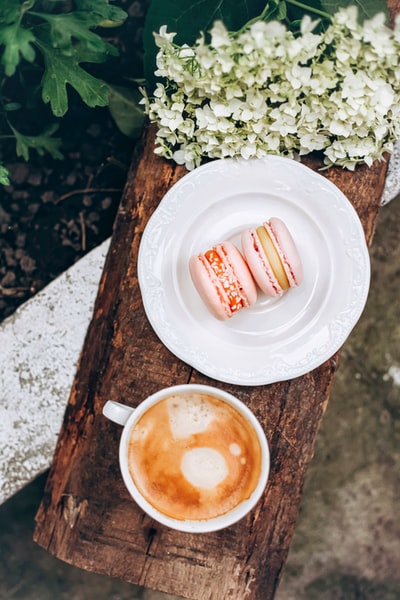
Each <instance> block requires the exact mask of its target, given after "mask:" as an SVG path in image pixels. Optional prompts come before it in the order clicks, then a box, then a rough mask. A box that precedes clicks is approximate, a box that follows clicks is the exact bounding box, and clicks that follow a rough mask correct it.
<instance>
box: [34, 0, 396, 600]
mask: <svg viewBox="0 0 400 600" xmlns="http://www.w3.org/2000/svg"><path fill="white" fill-rule="evenodd" d="M388 4H389V8H390V11H391V15H392V17H393V15H394V14H398V13H399V12H400V0H390V1H389V2H388ZM392 20H393V18H392ZM153 140H154V132H153V131H152V129H151V128H150V129H149V131H148V132H147V134H146V135H145V137H144V140H143V149H142V151H140V152H139V153H138V158H137V160H134V161H133V163H132V167H131V170H130V173H129V176H128V181H127V184H126V188H125V192H124V195H123V198H122V201H121V205H120V209H119V212H118V215H117V219H116V222H115V228H114V234H113V238H112V242H111V247H110V252H109V255H108V257H107V260H106V264H105V268H104V273H103V276H102V279H101V283H100V287H99V293H98V297H97V301H96V304H95V308H94V314H93V319H92V322H91V324H90V326H89V330H88V333H87V337H86V341H85V344H84V348H83V351H82V354H81V358H80V362H79V365H78V369H77V373H76V377H75V381H74V385H73V388H72V391H71V395H70V399H69V403H68V406H67V409H66V413H65V418H64V423H63V427H62V430H61V432H60V436H59V440H58V443H57V447H56V451H55V456H54V461H53V465H52V468H51V470H50V474H49V478H48V481H47V485H46V489H45V493H44V497H43V500H42V503H41V505H40V507H39V510H38V513H37V517H36V519H37V526H36V530H35V534H34V539H35V541H36V542H37V543H38V544H40V545H41V546H42V547H44V548H46V549H47V550H48V551H49V552H51V553H52V554H54V555H55V556H57V557H58V558H60V559H62V560H65V561H67V562H69V563H72V564H74V565H76V566H78V567H80V568H83V569H87V570H89V571H95V572H97V573H102V574H105V575H109V576H113V577H118V578H121V579H124V580H126V581H130V582H132V583H138V584H140V585H143V586H146V587H149V588H153V589H158V590H161V591H165V592H169V593H172V594H177V595H180V596H183V597H185V598H189V599H191V600H221V598H223V599H225V598H231V599H232V600H244V599H251V600H269V599H272V598H273V597H274V592H275V590H276V587H277V585H278V583H279V578H280V574H281V571H282V568H283V566H284V564H285V560H286V557H287V554H288V550H289V544H290V541H291V537H292V534H293V531H294V526H295V522H296V517H297V513H298V508H299V502H300V496H301V490H302V486H303V482H304V477H305V474H306V471H307V466H308V464H309V462H310V460H311V459H312V456H313V452H314V445H315V439H316V436H317V433H318V428H319V425H320V422H321V419H322V416H323V413H324V411H325V409H326V405H327V402H328V398H329V393H330V389H331V386H332V382H333V377H334V373H335V371H336V368H337V364H338V357H339V352H338V353H337V354H336V355H335V356H333V357H332V358H331V359H330V360H328V361H326V362H325V363H324V364H323V365H321V366H320V367H318V368H317V369H314V370H313V371H311V372H310V373H307V374H306V375H304V376H303V377H299V378H296V379H293V380H291V381H288V382H282V383H276V384H273V385H269V386H260V387H255V388H253V387H251V388H246V387H241V386H239V387H238V386H232V385H227V384H222V383H219V382H215V381H213V380H210V379H208V378H206V377H204V376H203V375H201V374H200V373H198V372H196V371H195V370H193V369H191V368H190V367H189V366H188V365H186V364H184V363H183V362H181V361H180V360H178V359H177V358H175V357H174V356H173V355H172V354H171V353H170V352H169V351H168V350H167V349H166V348H165V347H164V346H163V345H162V343H161V342H160V341H159V340H158V338H157V336H156V335H155V333H154V332H153V330H152V328H151V327H150V325H149V323H148V321H147V319H146V316H145V314H144V311H143V307H142V302H141V296H140V290H139V287H138V280H137V271H136V261H137V253H138V247H139V242H140V238H141V234H142V232H143V230H144V227H145V226H146V223H147V221H148V219H149V217H150V215H151V214H152V212H153V211H154V209H155V208H156V206H157V205H158V203H159V201H160V199H161V198H162V196H163V195H164V194H165V192H166V191H167V190H168V189H169V188H170V187H171V186H172V185H173V184H174V183H175V182H176V181H178V179H179V178H180V177H182V176H183V175H184V174H185V170H184V169H183V168H182V167H176V166H175V165H174V164H172V163H170V162H167V161H164V160H162V159H159V158H157V157H156V155H154V153H153ZM304 162H306V164H308V166H310V167H311V168H314V169H316V168H318V164H316V163H315V162H313V161H312V160H310V159H307V160H305V161H304ZM323 174H324V175H325V176H326V177H327V178H329V179H330V180H331V181H333V182H334V183H335V184H336V185H337V186H338V187H339V188H340V189H341V190H342V191H343V192H344V193H345V194H346V195H347V197H348V198H349V200H350V201H351V202H352V204H353V206H354V207H355V209H356V210H357V212H358V214H359V216H360V219H361V222H362V224H363V227H364V231H365V236H366V239H367V242H368V243H370V242H371V240H372V236H373V233H374V229H375V223H376V218H377V214H378V210H379V199H380V196H381V193H382V190H383V186H384V181H385V175H386V164H385V163H380V164H376V165H374V166H373V167H372V168H370V169H367V168H366V167H363V168H360V169H357V170H356V172H355V173H351V172H349V171H344V170H342V169H330V170H328V171H324V172H323ZM189 381H190V382H202V383H211V384H212V385H218V386H219V387H221V388H224V389H227V390H229V391H231V392H232V393H234V394H235V395H237V396H238V397H239V398H241V400H243V401H244V402H245V403H246V404H247V405H248V406H249V407H250V408H251V409H252V410H253V411H254V412H255V414H256V415H257V417H258V418H259V420H260V422H261V424H262V425H263V427H264V429H265V432H266V435H267V438H268V441H269V444H270V447H271V473H270V479H269V482H268V485H267V488H266V490H265V493H264V496H263V498H262V499H261V500H260V502H259V503H258V505H257V507H256V508H255V509H254V510H253V512H252V513H251V514H250V515H249V516H248V517H247V518H245V519H244V520H242V521H241V522H239V523H237V524H236V525H234V526H232V527H230V528H228V529H226V530H223V531H219V532H215V533H211V534H207V535H191V534H184V533H177V532H175V531H172V530H169V529H167V528H164V527H162V526H161V525H158V524H156V523H154V522H153V521H152V520H151V519H150V518H148V517H147V516H145V515H144V514H143V513H142V512H141V511H140V510H139V509H138V508H137V507H136V505H135V504H134V502H133V501H132V500H130V497H129V496H128V493H127V492H126V490H125V487H124V485H123V483H122V479H121V477H120V473H119V467H118V463H117V449H118V440H119V436H120V429H119V428H118V426H116V425H114V424H112V423H110V422H108V421H107V420H106V419H104V418H103V417H102V415H101V409H102V406H103V404H104V402H105V401H106V400H107V399H108V398H112V399H116V400H122V401H124V402H126V403H128V404H130V405H132V406H136V405H137V404H138V403H139V402H140V401H141V400H142V399H144V398H145V397H146V396H147V395H148V394H150V393H153V392H155V391H156V390H158V389H159V388H161V387H164V386H168V385H174V384H177V383H187V382H189Z"/></svg>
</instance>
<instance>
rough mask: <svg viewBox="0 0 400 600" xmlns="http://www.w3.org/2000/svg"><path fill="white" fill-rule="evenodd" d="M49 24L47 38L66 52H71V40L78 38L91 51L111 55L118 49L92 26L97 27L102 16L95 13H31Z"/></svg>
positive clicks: (114, 54) (55, 46)
mask: <svg viewBox="0 0 400 600" xmlns="http://www.w3.org/2000/svg"><path fill="white" fill-rule="evenodd" d="M32 14H35V15H36V16H38V17H41V18H42V19H43V20H45V21H47V23H48V24H49V25H50V31H49V39H50V42H51V45H52V46H53V48H60V49H62V50H63V51H64V52H65V53H66V54H72V47H73V40H79V41H80V42H82V44H83V45H84V46H86V47H87V48H88V50H90V51H91V52H100V53H104V54H109V55H113V56H117V55H118V50H117V48H115V47H114V46H112V45H111V44H109V43H108V42H106V41H105V40H104V39H103V38H102V37H100V36H99V35H98V34H97V33H95V32H94V31H91V29H92V28H94V27H97V26H98V25H99V23H100V21H101V20H102V17H101V16H99V15H98V14H96V13H92V12H90V13H89V12H86V11H74V12H70V13H61V14H56V15H54V14H46V13H32Z"/></svg>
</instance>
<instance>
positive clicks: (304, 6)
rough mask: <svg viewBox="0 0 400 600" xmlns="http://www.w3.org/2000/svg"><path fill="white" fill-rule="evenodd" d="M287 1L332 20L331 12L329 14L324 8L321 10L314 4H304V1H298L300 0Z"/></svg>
mask: <svg viewBox="0 0 400 600" xmlns="http://www.w3.org/2000/svg"><path fill="white" fill-rule="evenodd" d="M286 2H287V4H292V5H293V6H297V7H298V8H303V9H304V10H307V11H308V12H311V13H315V14H316V15H319V16H320V17H323V18H324V19H329V20H330V21H331V20H332V17H331V15H330V14H328V13H327V12H325V11H324V10H319V8H314V6H309V5H308V4H303V2H298V0H286Z"/></svg>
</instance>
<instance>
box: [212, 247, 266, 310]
mask: <svg viewBox="0 0 400 600" xmlns="http://www.w3.org/2000/svg"><path fill="white" fill-rule="evenodd" d="M216 250H217V252H218V253H219V254H220V256H223V258H224V261H225V263H226V265H227V266H228V268H230V269H231V270H232V273H233V274H234V275H235V277H236V279H237V282H238V285H239V287H240V290H241V297H242V300H243V303H244V305H245V306H251V305H252V304H254V303H255V301H256V300H257V288H256V286H255V283H254V279H253V277H252V275H251V273H250V270H249V267H248V266H247V264H246V262H245V260H244V258H243V256H242V255H241V253H240V252H239V250H238V249H237V248H236V246H234V245H233V244H232V243H231V242H222V244H218V245H217V246H216Z"/></svg>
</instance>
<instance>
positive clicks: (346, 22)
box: [142, 6, 400, 169]
mask: <svg viewBox="0 0 400 600" xmlns="http://www.w3.org/2000/svg"><path fill="white" fill-rule="evenodd" d="M316 24H317V22H316V21H312V20H311V19H310V18H309V17H307V16H305V17H303V20H302V23H301V29H300V33H299V35H295V34H294V33H293V32H291V31H290V30H288V29H287V28H286V27H285V26H284V25H283V24H282V23H280V22H278V21H270V22H264V21H256V22H255V23H253V24H251V25H249V27H245V28H244V29H243V30H241V31H240V32H238V33H236V34H232V33H229V32H228V31H227V29H226V28H225V26H224V24H223V23H222V22H220V21H217V22H215V23H214V25H213V28H212V30H211V31H210V41H209V42H206V40H205V37H204V36H203V35H202V36H201V37H199V39H198V40H197V41H196V43H195V44H194V45H193V46H191V47H189V46H187V45H183V46H178V45H176V44H174V42H173V39H174V36H175V34H174V33H168V32H167V31H166V28H165V27H162V28H161V29H160V32H159V33H158V34H156V35H155V40H156V44H157V46H158V47H159V52H158V55H157V71H156V76H157V77H160V78H162V83H157V88H156V89H155V90H154V93H153V96H152V97H148V96H147V94H146V93H145V92H144V98H143V100H142V102H143V103H144V104H145V111H146V113H147V114H148V115H149V119H150V121H151V122H156V123H157V125H158V129H157V139H156V152H157V153H158V154H160V155H162V156H164V157H166V158H171V159H173V160H175V161H176V162H177V163H178V164H185V165H186V167H187V168H188V169H193V168H194V167H196V166H198V165H199V164H200V162H201V160H202V159H203V157H208V158H225V157H233V156H239V157H243V158H246V159H247V158H253V157H262V156H265V155H266V154H280V155H282V156H287V157H292V158H293V157H298V156H300V155H304V154H309V153H311V152H314V151H320V152H322V153H323V156H324V163H325V164H326V165H327V166H330V165H333V164H335V165H341V166H343V167H347V168H349V169H354V167H355V165H356V164H357V163H359V162H365V163H366V164H367V165H371V164H372V163H373V161H374V160H377V159H382V156H383V154H384V153H385V152H392V149H393V143H394V140H396V139H399V138H400V62H399V56H400V19H398V20H397V21H396V24H395V27H394V29H393V30H392V29H389V28H388V27H387V26H386V25H385V17H384V15H383V14H378V15H376V16H375V17H374V18H372V19H370V20H368V21H364V23H363V24H362V25H361V24H359V23H358V20H357V9H356V7H354V6H352V7H349V8H347V9H340V10H339V11H338V12H337V13H336V14H335V16H334V17H333V19H332V23H331V24H330V25H329V27H328V28H327V29H326V31H324V32H322V33H315V27H316Z"/></svg>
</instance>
